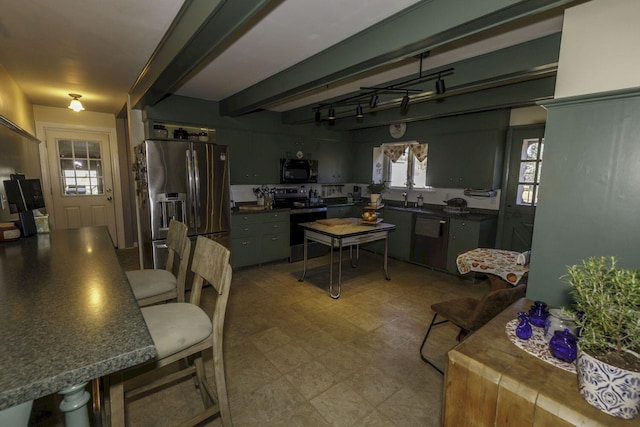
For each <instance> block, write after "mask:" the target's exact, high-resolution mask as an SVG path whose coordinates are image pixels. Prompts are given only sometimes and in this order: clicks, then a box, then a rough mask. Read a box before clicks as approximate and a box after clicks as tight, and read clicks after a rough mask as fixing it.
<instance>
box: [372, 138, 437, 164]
mask: <svg viewBox="0 0 640 427" xmlns="http://www.w3.org/2000/svg"><path fill="white" fill-rule="evenodd" d="M407 147H409V149H410V151H411V152H412V153H413V155H414V156H416V159H418V161H419V162H422V161H424V159H426V158H427V144H418V143H417V142H415V143H408V144H406V143H405V144H382V152H383V153H384V155H385V156H386V157H388V158H389V159H390V160H391V161H392V162H393V163H395V162H397V161H398V159H399V158H400V157H401V156H402V154H403V153H404V152H405V150H406V149H407Z"/></svg>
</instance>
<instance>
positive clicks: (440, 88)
mask: <svg viewBox="0 0 640 427" xmlns="http://www.w3.org/2000/svg"><path fill="white" fill-rule="evenodd" d="M446 91H447V88H446V87H445V85H444V80H442V78H441V77H440V75H439V74H438V80H436V93H437V94H438V95H442V94H444V93H445V92H446Z"/></svg>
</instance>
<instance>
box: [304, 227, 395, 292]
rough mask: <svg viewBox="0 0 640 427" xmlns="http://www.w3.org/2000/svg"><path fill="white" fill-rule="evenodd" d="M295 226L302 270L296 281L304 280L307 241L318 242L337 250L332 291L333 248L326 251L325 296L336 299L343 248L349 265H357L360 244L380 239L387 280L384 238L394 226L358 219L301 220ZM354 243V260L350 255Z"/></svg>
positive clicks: (385, 242) (340, 283)
mask: <svg viewBox="0 0 640 427" xmlns="http://www.w3.org/2000/svg"><path fill="white" fill-rule="evenodd" d="M299 225H300V227H302V228H303V229H304V257H303V271H302V277H301V278H300V282H302V281H304V276H305V274H306V272H307V245H308V242H309V241H313V242H318V243H321V244H323V245H326V246H329V247H330V248H337V249H338V286H337V288H338V289H337V291H335V292H334V289H333V250H332V251H330V252H329V253H330V261H329V295H330V296H331V298H334V299H336V298H340V288H341V285H342V248H343V247H349V259H350V261H351V267H354V268H355V267H356V266H357V265H358V256H359V249H360V245H361V244H364V243H369V242H375V241H377V240H384V274H385V277H386V279H387V280H390V277H389V272H388V270H387V254H388V242H389V240H388V237H389V232H390V231H393V230H395V228H396V226H395V225H393V224H387V223H384V222H375V223H373V224H371V223H369V222H368V221H363V220H362V219H360V218H328V219H320V220H316V221H314V222H305V223H302V224H299ZM354 246H355V259H354V254H353V251H354Z"/></svg>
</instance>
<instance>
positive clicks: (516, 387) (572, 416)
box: [442, 298, 638, 427]
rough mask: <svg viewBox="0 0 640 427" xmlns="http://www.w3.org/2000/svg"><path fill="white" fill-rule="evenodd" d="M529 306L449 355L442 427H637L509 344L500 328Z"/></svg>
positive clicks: (567, 375) (521, 305) (566, 375)
mask: <svg viewBox="0 0 640 427" xmlns="http://www.w3.org/2000/svg"><path fill="white" fill-rule="evenodd" d="M532 304H533V301H531V300H527V299H524V298H522V299H521V300H519V301H517V302H516V303H514V304H513V305H511V306H510V307H508V308H507V309H506V310H505V311H503V312H502V313H501V314H499V315H498V316H496V317H495V318H493V320H491V321H490V322H489V323H487V324H486V325H485V326H483V327H482V328H480V329H479V330H478V331H476V332H475V333H473V334H472V335H470V336H469V337H468V338H467V339H465V340H464V341H462V342H461V343H460V344H459V345H458V346H456V347H455V348H454V349H453V350H451V351H449V353H448V354H447V356H448V363H447V367H446V372H445V378H444V400H443V404H442V408H443V410H442V425H443V426H445V427H448V426H451V427H454V426H455V427H458V426H465V425H474V426H602V427H605V426H607V427H610V426H629V427H631V426H632V425H633V426H637V425H638V420H637V419H636V420H623V419H621V418H615V417H612V416H611V415H608V414H605V413H604V412H601V411H600V410H598V409H596V408H594V407H593V406H591V405H589V404H588V403H587V402H586V401H585V400H584V399H583V398H582V397H581V396H580V392H579V391H578V380H577V378H576V374H575V373H572V372H569V371H567V370H564V369H561V368H559V367H556V366H554V365H552V364H550V363H547V362H546V361H544V360H543V359H541V358H538V357H536V356H533V355H531V354H529V353H528V352H526V351H524V350H522V349H520V348H519V347H517V346H516V345H515V344H514V343H513V342H511V340H510V339H509V338H508V336H507V334H506V332H505V326H506V325H507V323H508V322H509V321H511V320H513V319H516V318H517V317H518V312H520V311H524V312H527V311H528V310H529V307H530V306H531V305H532Z"/></svg>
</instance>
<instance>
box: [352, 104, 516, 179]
mask: <svg viewBox="0 0 640 427" xmlns="http://www.w3.org/2000/svg"><path fill="white" fill-rule="evenodd" d="M509 115H510V109H508V108H503V109H499V110H494V111H486V112H481V113H474V114H461V115H456V116H451V117H445V118H439V119H432V120H422V121H416V122H409V123H407V132H406V133H405V135H404V136H403V137H402V138H400V139H399V140H397V141H411V140H416V141H418V142H420V143H425V142H426V143H428V144H429V160H428V161H427V162H428V163H427V183H428V184H430V185H434V186H438V187H451V188H457V185H455V184H452V185H437V183H436V182H435V180H438V181H442V179H441V178H440V177H439V176H440V175H442V173H444V169H447V168H453V167H454V166H456V165H460V166H461V167H462V168H466V169H468V171H470V172H472V173H474V174H476V175H484V176H485V179H486V180H490V181H493V182H494V185H493V187H494V188H498V187H499V186H500V177H501V175H502V154H503V152H504V143H505V135H506V131H507V128H508V126H509ZM351 134H352V135H351V137H352V140H353V141H354V142H356V143H357V145H358V147H357V148H356V150H357V153H358V155H357V156H356V159H355V161H356V171H357V174H356V179H355V181H357V182H370V181H371V169H372V167H371V156H372V148H373V147H376V146H379V145H380V144H382V143H388V142H394V141H396V140H394V139H393V138H392V137H391V136H390V134H389V126H387V125H384V126H376V127H371V128H367V129H362V130H356V131H352V132H351ZM435 175H438V177H436V176H435ZM431 181H433V182H431Z"/></svg>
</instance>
